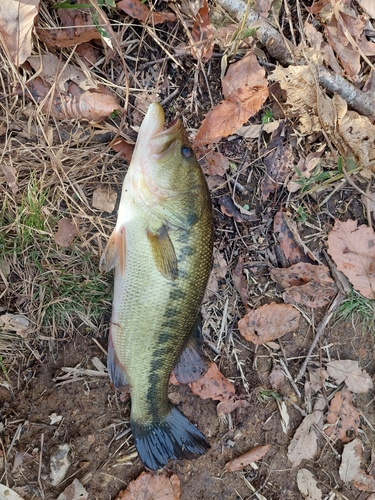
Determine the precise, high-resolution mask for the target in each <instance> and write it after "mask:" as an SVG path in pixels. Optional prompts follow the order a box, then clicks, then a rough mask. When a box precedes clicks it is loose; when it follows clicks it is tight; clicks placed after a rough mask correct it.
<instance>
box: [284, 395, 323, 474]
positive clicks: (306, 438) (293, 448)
mask: <svg viewBox="0 0 375 500" xmlns="http://www.w3.org/2000/svg"><path fill="white" fill-rule="evenodd" d="M324 407H325V401H324V398H322V397H320V398H318V400H317V402H316V404H315V408H314V411H313V412H312V413H311V414H310V415H307V417H305V418H304V419H303V420H302V423H301V425H300V426H299V427H298V429H297V430H296V432H295V434H294V436H293V439H292V441H291V442H290V445H289V446H288V459H289V460H290V461H291V462H292V464H293V467H298V466H299V464H300V463H301V462H302V460H304V459H306V460H310V459H311V458H313V457H314V456H315V453H316V451H317V449H318V445H317V435H316V432H315V430H314V428H315V426H317V427H318V428H321V427H322V422H323V409H324Z"/></svg>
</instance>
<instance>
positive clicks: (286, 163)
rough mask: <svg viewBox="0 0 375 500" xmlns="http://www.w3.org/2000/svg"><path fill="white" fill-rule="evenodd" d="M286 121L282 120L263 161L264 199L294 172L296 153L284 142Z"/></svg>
mask: <svg viewBox="0 0 375 500" xmlns="http://www.w3.org/2000/svg"><path fill="white" fill-rule="evenodd" d="M284 127H285V121H282V122H280V125H279V128H278V129H277V130H275V132H274V133H273V134H272V138H271V141H270V143H269V145H268V147H267V150H266V151H270V153H268V154H267V155H266V156H265V157H264V159H263V162H264V164H265V166H266V175H265V176H264V178H263V180H262V184H261V191H262V199H263V201H265V200H268V198H269V195H270V194H271V193H274V192H275V191H277V190H278V188H279V187H281V186H282V185H283V184H284V181H285V180H286V178H287V177H288V176H289V175H290V173H291V172H294V169H293V164H294V155H293V150H292V146H291V145H290V144H284V140H285V138H284V137H283V136H284Z"/></svg>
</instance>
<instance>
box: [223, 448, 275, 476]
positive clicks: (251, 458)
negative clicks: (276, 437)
mask: <svg viewBox="0 0 375 500" xmlns="http://www.w3.org/2000/svg"><path fill="white" fill-rule="evenodd" d="M270 448H271V445H270V444H266V445H264V446H255V447H254V448H252V449H251V450H249V451H247V452H246V453H244V454H243V455H241V456H240V457H237V458H235V459H234V460H230V461H229V462H227V463H226V464H225V468H226V470H227V471H228V472H236V471H238V470H242V469H243V468H244V467H246V466H247V465H250V464H251V463H252V462H258V460H261V459H262V458H263V457H264V455H266V454H267V453H268V452H269V450H270Z"/></svg>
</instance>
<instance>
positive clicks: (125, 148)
mask: <svg viewBox="0 0 375 500" xmlns="http://www.w3.org/2000/svg"><path fill="white" fill-rule="evenodd" d="M109 145H110V147H111V148H112V149H113V150H114V151H116V153H119V156H121V158H124V160H126V161H127V162H128V163H130V160H131V159H132V156H133V151H134V146H135V144H134V143H130V142H127V141H126V140H125V139H123V138H122V137H117V138H116V139H113V141H112V142H111V143H110V144H109Z"/></svg>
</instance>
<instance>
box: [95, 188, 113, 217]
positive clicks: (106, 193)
mask: <svg viewBox="0 0 375 500" xmlns="http://www.w3.org/2000/svg"><path fill="white" fill-rule="evenodd" d="M116 201H117V193H116V191H114V190H113V189H111V188H105V187H100V188H97V189H95V191H94V192H93V193H92V206H93V208H97V209H98V210H103V211H104V212H108V213H109V214H111V213H112V212H113V210H114V209H115V206H116Z"/></svg>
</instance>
